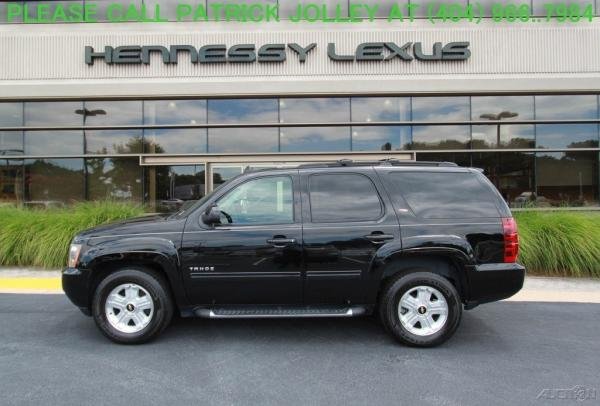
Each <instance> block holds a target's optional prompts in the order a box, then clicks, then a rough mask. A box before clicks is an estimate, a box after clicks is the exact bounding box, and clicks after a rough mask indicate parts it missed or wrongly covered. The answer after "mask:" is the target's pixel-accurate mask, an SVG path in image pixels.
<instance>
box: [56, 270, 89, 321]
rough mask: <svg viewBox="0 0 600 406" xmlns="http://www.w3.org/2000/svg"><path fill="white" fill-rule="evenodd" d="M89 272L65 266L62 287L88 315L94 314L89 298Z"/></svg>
mask: <svg viewBox="0 0 600 406" xmlns="http://www.w3.org/2000/svg"><path fill="white" fill-rule="evenodd" d="M89 286H90V285H89V272H87V271H86V270H82V269H79V268H65V269H64V270H63V272H62V288H63V290H64V291H65V294H66V295H67V297H68V298H69V300H70V301H71V302H72V303H73V304H74V305H75V306H77V307H79V310H81V311H82V312H83V314H85V315H87V316H91V315H92V311H91V309H90V303H91V301H90V298H89V292H90V289H89Z"/></svg>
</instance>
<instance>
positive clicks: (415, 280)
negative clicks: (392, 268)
mask: <svg viewBox="0 0 600 406" xmlns="http://www.w3.org/2000/svg"><path fill="white" fill-rule="evenodd" d="M417 286H428V287H432V288H434V289H436V290H438V291H439V292H440V293H441V294H442V295H443V296H444V299H445V300H446V303H447V305H448V316H447V319H446V322H445V323H444V325H443V327H442V328H441V329H440V330H439V331H437V332H435V333H433V334H431V335H427V336H421V335H416V334H413V333H411V332H410V331H409V330H407V329H406V328H405V327H404V326H403V325H402V323H401V322H400V317H399V315H398V305H399V302H400V299H401V298H402V296H403V295H404V294H405V293H406V292H407V291H409V290H410V289H412V288H414V287H417ZM379 316H380V318H381V322H382V323H383V325H384V328H385V330H386V331H387V332H388V333H390V334H391V335H392V336H393V337H394V338H395V339H396V340H398V341H400V342H401V343H402V344H405V345H409V346H413V347H434V346H436V345H440V344H442V343H443V342H445V341H446V340H448V339H449V338H450V337H452V335H453V334H454V332H455V331H456V329H457V328H458V325H459V324H460V319H461V316H462V303H461V300H460V295H459V294H458V292H457V291H456V288H455V287H454V286H453V285H452V283H450V281H448V280H447V279H446V278H444V277H442V276H439V275H437V274H434V273H431V272H414V273H409V274H405V275H403V276H401V277H398V278H396V279H394V280H392V281H390V282H389V283H388V284H387V286H385V288H384V290H383V292H382V294H381V296H380V301H379Z"/></svg>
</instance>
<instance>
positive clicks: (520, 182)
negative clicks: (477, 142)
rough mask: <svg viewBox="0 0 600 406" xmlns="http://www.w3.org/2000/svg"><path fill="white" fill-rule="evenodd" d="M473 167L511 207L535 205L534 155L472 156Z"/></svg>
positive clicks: (505, 153)
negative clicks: (477, 169)
mask: <svg viewBox="0 0 600 406" xmlns="http://www.w3.org/2000/svg"><path fill="white" fill-rule="evenodd" d="M472 166H473V167H475V168H481V169H483V170H484V172H483V173H484V174H485V175H486V176H487V177H488V179H490V181H491V182H492V183H493V184H494V186H496V188H497V189H498V190H499V191H500V194H501V195H502V197H503V198H504V200H505V201H506V202H507V203H508V204H509V205H510V206H511V207H528V206H531V205H534V204H535V202H534V198H535V157H534V154H533V153H521V152H489V153H488V152H485V153H474V154H473V155H472Z"/></svg>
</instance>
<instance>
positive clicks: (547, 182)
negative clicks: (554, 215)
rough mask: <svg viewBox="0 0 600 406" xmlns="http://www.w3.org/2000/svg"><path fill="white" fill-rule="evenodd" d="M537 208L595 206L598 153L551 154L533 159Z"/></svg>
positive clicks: (540, 154)
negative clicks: (534, 161)
mask: <svg viewBox="0 0 600 406" xmlns="http://www.w3.org/2000/svg"><path fill="white" fill-rule="evenodd" d="M536 172H537V204H536V205H537V206H548V207H549V206H590V205H597V204H598V153H597V152H553V153H538V154H537V155H536Z"/></svg>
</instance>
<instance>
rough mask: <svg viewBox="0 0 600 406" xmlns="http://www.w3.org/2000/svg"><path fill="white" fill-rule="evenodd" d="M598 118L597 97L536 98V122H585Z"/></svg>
mask: <svg viewBox="0 0 600 406" xmlns="http://www.w3.org/2000/svg"><path fill="white" fill-rule="evenodd" d="M597 117H598V100H597V97H596V95H556V96H535V119H536V120H568V119H572V120H573V119H578V120H585V119H594V118H597Z"/></svg>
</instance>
